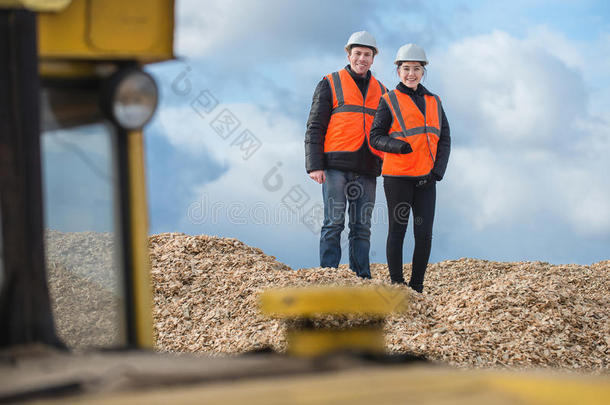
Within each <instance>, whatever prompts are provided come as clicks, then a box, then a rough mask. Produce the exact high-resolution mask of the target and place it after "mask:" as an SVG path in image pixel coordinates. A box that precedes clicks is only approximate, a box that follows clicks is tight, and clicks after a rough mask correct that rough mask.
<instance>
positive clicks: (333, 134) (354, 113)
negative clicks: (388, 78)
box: [324, 69, 387, 159]
mask: <svg viewBox="0 0 610 405" xmlns="http://www.w3.org/2000/svg"><path fill="white" fill-rule="evenodd" d="M326 79H327V80H328V83H329V84H330V88H331V90H332V94H333V109H332V112H331V116H330V122H329V123H328V129H327V130H326V136H325V138H324V152H325V153H327V152H355V151H357V150H358V149H360V147H361V146H362V143H363V142H365V141H366V142H367V144H368V147H369V150H370V151H371V152H372V153H374V154H375V155H377V156H379V157H380V158H382V159H383V155H384V153H383V152H381V151H378V150H376V149H373V148H372V147H371V143H370V131H371V126H372V125H373V118H374V117H375V111H377V105H378V104H379V99H380V98H381V96H382V95H383V94H386V92H387V89H386V88H385V86H384V85H383V84H381V82H379V81H378V80H377V79H375V78H374V77H373V75H371V79H370V80H369V85H368V88H367V90H366V92H365V94H366V100H365V99H364V97H362V92H361V91H360V89H359V88H358V85H357V84H356V82H355V81H354V79H353V78H352V76H351V75H350V74H349V72H348V71H347V70H346V69H341V70H340V71H338V72H334V73H331V74H329V75H326Z"/></svg>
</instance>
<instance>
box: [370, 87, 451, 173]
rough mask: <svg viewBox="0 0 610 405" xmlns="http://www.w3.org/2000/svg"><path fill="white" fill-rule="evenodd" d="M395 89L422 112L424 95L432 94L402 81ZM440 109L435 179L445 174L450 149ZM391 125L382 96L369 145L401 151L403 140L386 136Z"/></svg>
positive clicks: (445, 119) (447, 133) (447, 124)
mask: <svg viewBox="0 0 610 405" xmlns="http://www.w3.org/2000/svg"><path fill="white" fill-rule="evenodd" d="M396 90H398V91H400V92H402V93H404V94H408V95H409V96H410V97H411V100H413V102H414V103H415V105H417V108H419V110H420V111H421V112H422V114H424V112H425V110H426V108H425V106H426V104H425V101H424V95H425V94H428V95H431V96H432V95H433V94H432V93H430V92H429V91H428V89H426V88H425V87H424V86H422V85H421V84H419V85H418V86H417V89H416V90H413V89H411V88H409V87H407V86H405V85H404V84H403V83H398V85H397V86H396ZM441 110H442V113H443V116H442V118H441V136H440V137H439V140H438V145H437V149H436V160H435V161H434V167H433V168H432V173H433V174H434V176H435V177H436V179H437V180H441V179H442V178H443V176H444V175H445V170H446V169H447V162H448V161H449V153H450V151H451V136H450V135H449V132H450V130H449V122H448V121H447V116H446V115H445V110H443V109H442V106H441ZM391 126H392V111H390V108H389V107H388V105H387V104H386V102H385V100H384V99H383V98H382V99H381V101H380V102H379V106H378V107H377V112H376V113H375V119H374V120H373V126H372V127H371V146H372V147H373V148H375V149H378V150H381V151H383V152H389V153H401V148H403V145H404V144H405V142H404V141H402V140H400V139H396V138H392V137H390V136H388V133H389V132H390V127H391Z"/></svg>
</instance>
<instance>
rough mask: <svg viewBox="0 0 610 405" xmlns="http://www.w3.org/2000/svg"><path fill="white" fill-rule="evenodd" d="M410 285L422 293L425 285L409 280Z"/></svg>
mask: <svg viewBox="0 0 610 405" xmlns="http://www.w3.org/2000/svg"><path fill="white" fill-rule="evenodd" d="M408 286H409V287H411V288H412V289H413V290H415V291H417V292H418V293H420V294H421V293H423V292H424V285H423V284H411V282H410V281H409V284H408Z"/></svg>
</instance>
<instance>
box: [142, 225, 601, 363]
mask: <svg viewBox="0 0 610 405" xmlns="http://www.w3.org/2000/svg"><path fill="white" fill-rule="evenodd" d="M314 253H315V252H312V254H314ZM150 257H151V264H152V283H153V288H154V311H153V316H154V330H155V338H156V345H157V348H158V350H160V351H176V352H200V353H208V354H227V353H231V354H234V353H243V352H246V351H250V350H255V349H259V348H262V347H271V348H273V349H275V350H278V351H282V350H284V349H285V339H284V333H283V332H284V325H283V324H282V323H281V322H280V321H277V320H274V319H269V318H266V317H264V316H262V315H261V314H260V313H259V311H258V306H257V299H258V295H259V294H260V293H261V292H262V291H265V290H266V289H269V288H275V287H287V286H311V285H319V284H323V285H329V284H332V285H370V286H375V285H382V284H383V285H385V284H387V283H389V277H388V272H387V265H385V264H373V265H372V266H371V272H372V275H373V280H361V279H360V278H358V277H356V276H355V274H354V273H353V272H352V271H351V270H349V269H348V268H347V267H346V266H345V265H342V266H340V268H339V269H323V268H312V269H299V270H292V269H291V268H290V267H288V266H286V265H284V264H282V263H280V262H278V261H277V260H276V259H275V257H272V256H268V255H265V254H264V253H263V252H262V251H261V250H260V249H256V248H253V247H249V246H247V245H245V244H244V243H242V242H240V241H238V240H236V239H227V238H217V237H212V236H205V235H201V236H189V235H184V234H177V233H171V234H169V233H166V234H160V235H153V236H151V237H150ZM404 271H405V276H406V278H408V275H409V274H410V265H405V266H404ZM407 290H408V291H409V294H410V296H411V299H412V305H411V309H410V311H409V312H408V313H406V314H402V315H395V316H392V317H390V318H389V319H387V320H386V325H385V329H386V340H387V347H388V350H389V352H390V353H414V354H423V355H424V356H426V357H427V358H428V359H430V360H434V361H440V362H443V363H445V364H450V365H454V366H458V367H468V368H471V367H507V368H547V367H548V368H561V369H567V370H573V371H586V372H594V373H603V374H607V373H608V372H609V371H610V350H609V346H610V321H609V320H610V313H609V312H610V305H609V296H610V294H609V293H610V260H609V261H603V262H599V263H596V264H592V265H590V266H581V265H561V266H556V265H550V264H548V263H542V262H517V263H498V262H490V261H485V260H475V259H460V260H451V261H444V262H440V263H435V264H431V265H430V266H429V267H428V272H427V274H426V282H425V291H424V294H417V293H415V292H412V291H411V290H409V289H407Z"/></svg>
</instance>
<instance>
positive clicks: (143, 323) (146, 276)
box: [127, 131, 153, 349]
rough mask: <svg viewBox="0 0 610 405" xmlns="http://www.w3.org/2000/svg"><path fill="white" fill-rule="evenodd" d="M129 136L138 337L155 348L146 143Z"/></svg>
mask: <svg viewBox="0 0 610 405" xmlns="http://www.w3.org/2000/svg"><path fill="white" fill-rule="evenodd" d="M127 136H128V141H127V147H128V151H127V153H128V159H129V183H130V187H129V192H130V195H129V201H130V202H131V206H130V211H131V212H130V217H131V246H132V248H133V250H132V255H133V256H132V257H133V284H134V285H133V291H134V301H135V302H134V308H135V321H136V325H135V326H136V338H137V343H138V346H139V347H143V348H149V349H152V348H153V326H152V325H153V318H152V306H153V301H152V287H151V282H150V262H149V256H148V205H147V201H146V175H145V161H144V140H143V136H142V131H133V132H129V133H128V134H127Z"/></svg>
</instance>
